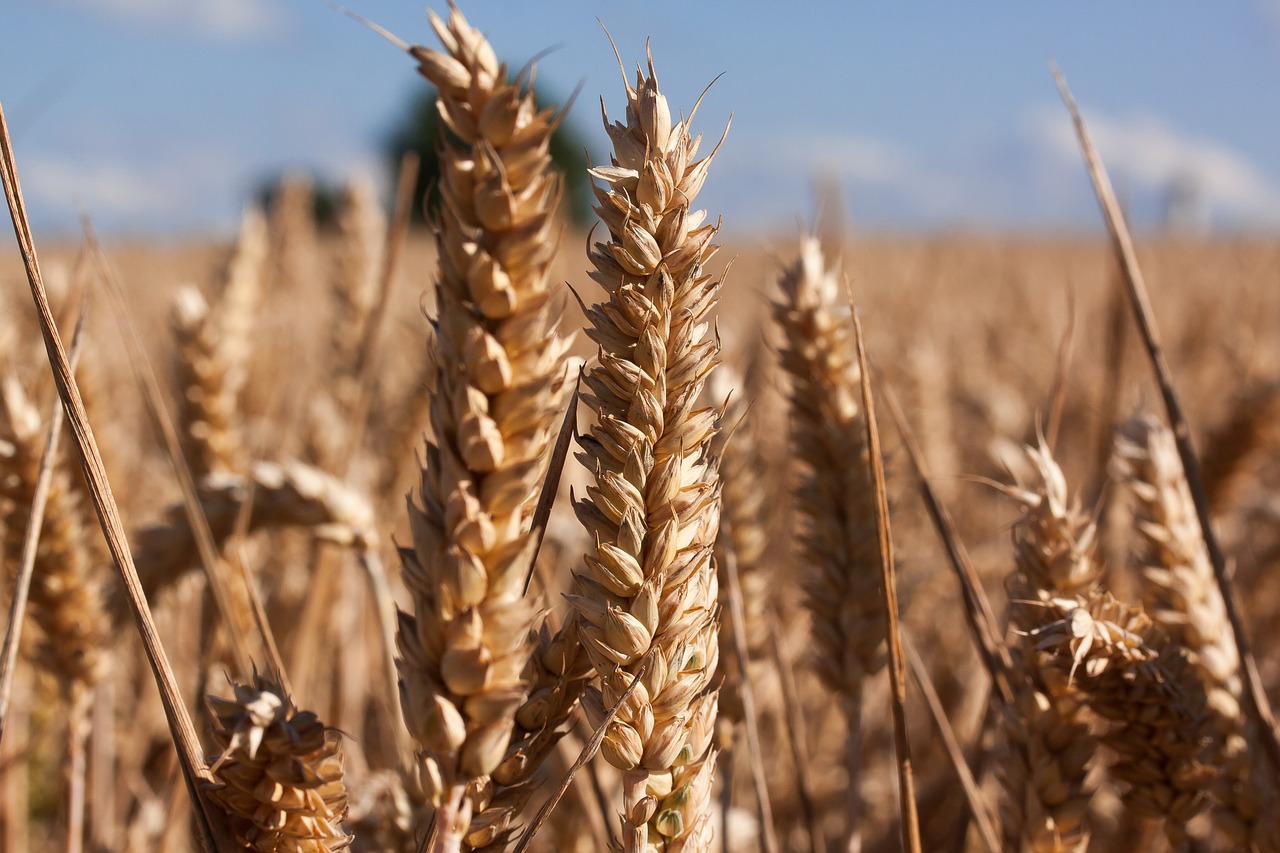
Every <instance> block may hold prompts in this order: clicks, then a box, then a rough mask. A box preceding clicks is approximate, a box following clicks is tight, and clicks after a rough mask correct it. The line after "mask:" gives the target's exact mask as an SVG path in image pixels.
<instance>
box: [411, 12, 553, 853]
mask: <svg viewBox="0 0 1280 853" xmlns="http://www.w3.org/2000/svg"><path fill="white" fill-rule="evenodd" d="M431 24H432V27H433V28H434V29H435V32H436V35H437V36H438V37H439V39H440V41H441V43H442V44H443V46H444V48H445V49H444V51H438V50H429V49H426V48H421V47H414V48H411V50H410V53H411V54H412V56H413V57H414V58H415V59H416V60H417V61H418V63H419V71H420V72H421V73H422V74H423V75H424V76H425V77H426V78H427V79H429V80H430V81H431V82H432V83H434V84H435V86H436V88H437V90H438V91H439V98H440V99H439V102H438V104H439V109H440V112H441V115H442V117H443V120H444V123H445V125H446V127H447V128H448V130H449V134H451V135H450V136H448V138H447V139H445V140H444V141H442V142H441V145H440V165H441V195H442V197H443V199H444V203H443V204H442V206H441V211H440V215H439V220H438V223H437V224H438V231H437V247H438V250H439V257H440V275H439V279H438V283H437V288H436V294H437V311H438V316H437V318H436V320H435V323H434V326H435V331H436V354H435V365H436V368H437V369H436V371H435V376H434V382H433V385H434V389H433V393H432V395H431V423H432V427H433V434H434V438H433V441H432V442H430V443H428V445H427V450H426V462H425V465H424V467H423V470H422V479H421V488H420V490H419V497H420V501H421V503H420V505H419V504H415V503H414V502H412V501H411V502H410V506H409V517H410V527H411V529H412V531H413V545H414V547H413V548H412V549H403V550H402V557H403V560H402V562H403V567H404V580H405V585H406V587H407V588H408V590H409V592H410V594H411V596H412V599H413V611H412V613H411V614H402V616H401V621H400V629H399V632H398V638H397V639H398V644H399V647H400V677H401V691H402V693H403V697H404V716H405V721H406V723H407V724H408V728H409V731H410V733H412V734H413V736H414V738H416V739H417V741H418V742H419V743H420V744H421V745H422V747H423V750H424V755H423V768H424V776H425V779H426V785H427V788H428V790H429V792H430V793H431V794H432V796H433V798H434V799H435V801H436V804H437V808H438V810H437V813H436V824H437V849H441V850H446V849H458V847H459V846H460V844H461V837H462V835H463V834H464V833H465V831H466V829H467V827H468V826H469V824H470V816H471V813H472V811H473V809H474V806H475V804H474V802H473V799H472V798H471V797H469V796H467V795H466V790H467V788H468V786H469V785H472V783H476V785H477V786H478V785H480V784H481V783H480V780H481V779H482V777H485V776H487V775H489V774H490V773H493V772H494V771H495V770H496V769H497V768H498V767H499V765H500V764H501V762H502V760H503V757H504V755H505V754H506V752H507V747H508V744H509V742H510V739H511V734H512V728H513V725H514V719H515V714H516V711H517V709H519V708H520V706H521V705H522V704H523V703H524V701H525V698H526V694H527V691H528V685H527V683H526V682H525V680H524V672H525V666H526V663H527V661H528V658H529V654H530V651H531V649H532V643H531V642H530V636H529V635H530V631H531V629H532V627H533V622H534V609H533V605H532V601H531V600H529V599H526V598H525V597H524V596H523V594H522V592H523V589H522V588H523V584H524V577H525V572H526V570H527V569H528V566H529V558H530V555H531V553H532V547H533V545H534V541H535V540H534V538H533V536H532V535H531V534H530V532H529V515H530V512H531V511H532V502H533V500H534V498H536V496H537V493H538V491H539V486H540V484H541V480H542V475H543V471H544V468H545V460H544V458H543V457H544V456H545V454H546V451H547V449H548V447H549V443H550V440H551V438H552V437H553V435H554V432H555V428H556V427H557V425H558V422H559V417H558V408H559V406H560V402H561V399H562V394H563V389H564V385H563V372H564V362H563V359H564V353H565V351H566V349H567V347H568V343H567V341H566V340H565V339H564V338H563V337H561V336H560V334H559V333H558V329H557V322H558V321H557V318H556V317H555V316H554V315H555V313H556V312H554V310H553V304H552V293H551V290H550V289H549V286H548V280H547V271H548V265H549V264H550V262H551V259H552V256H553V254H554V252H555V248H556V242H557V240H556V239H555V237H554V235H553V234H552V230H553V227H554V223H553V219H554V213H555V209H556V205H557V203H558V202H559V198H560V183H559V181H558V179H557V178H556V177H555V175H554V173H553V172H552V171H551V160H550V155H549V153H548V145H549V140H550V137H551V133H552V131H553V130H554V128H555V125H556V122H557V120H558V119H557V117H556V116H555V115H554V114H553V113H552V112H551V111H550V110H543V111H539V110H538V109H537V107H536V106H535V104H534V98H533V93H532V91H531V90H530V88H529V86H528V85H527V82H528V81H520V80H517V81H515V82H511V81H508V79H507V69H506V67H505V66H504V65H500V64H499V63H498V61H497V59H496V57H495V56H494V53H493V49H492V48H491V47H490V46H489V44H488V42H487V41H485V39H484V37H483V36H482V35H481V34H480V33H479V32H478V31H477V30H475V29H473V28H472V27H471V26H470V25H469V24H468V23H467V22H466V20H465V19H464V18H463V17H462V15H461V13H459V12H458V11H457V10H456V9H454V10H452V12H451V14H450V15H449V19H448V21H447V22H446V21H444V20H441V19H440V18H439V17H437V16H436V15H434V14H432V15H431Z"/></svg>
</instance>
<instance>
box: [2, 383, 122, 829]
mask: <svg viewBox="0 0 1280 853" xmlns="http://www.w3.org/2000/svg"><path fill="white" fill-rule="evenodd" d="M41 420H42V419H41V418H40V415H39V413H38V411H37V409H36V408H35V406H34V405H32V404H31V402H30V401H29V400H28V399H27V397H26V395H25V394H24V393H23V391H22V388H21V386H19V385H18V384H17V383H16V382H14V381H13V380H12V378H11V377H10V378H6V379H5V381H4V382H3V386H2V387H0V504H4V503H7V504H8V506H7V508H3V509H0V528H2V529H3V531H4V537H3V541H2V542H0V548H2V549H3V550H2V551H0V553H3V554H4V555H7V556H6V557H5V559H4V564H5V565H6V566H8V565H13V566H14V567H15V568H16V567H17V565H18V560H19V557H20V556H21V555H22V554H23V552H24V545H25V542H24V540H25V537H26V535H27V527H28V525H29V523H30V522H31V520H32V506H33V504H34V502H35V500H36V498H37V493H38V490H39V488H40V486H39V484H38V481H39V478H40V472H41V464H42V460H41V457H42V454H43V447H44V445H45V441H46V439H45V437H44V435H43V432H44V430H43V429H42V424H41ZM50 464H54V465H55V466H56V459H55V461H54V462H52V463H50ZM50 475H51V477H52V478H51V479H50V480H49V482H48V485H47V489H48V491H47V496H46V503H45V506H44V517H43V524H42V525H41V527H40V529H39V530H40V532H39V536H40V538H39V541H38V544H37V546H36V551H35V562H34V565H32V566H31V568H32V573H31V575H30V578H31V582H30V591H29V598H28V603H29V610H30V613H31V617H32V619H33V620H34V621H35V623H36V624H37V625H39V626H40V629H41V633H42V634H43V637H42V638H41V642H40V645H39V648H38V652H37V655H36V657H37V659H38V660H39V661H40V662H41V663H42V664H43V665H44V666H45V667H46V668H47V669H48V670H49V672H51V673H52V674H53V675H54V676H55V677H56V678H57V680H58V685H59V688H60V690H61V693H62V697H63V699H64V701H65V703H66V708H67V711H66V721H67V753H66V757H67V767H68V773H67V836H66V839H65V843H66V846H65V848H64V849H65V850H66V851H68V853H72V851H74V853H78V851H80V850H82V849H83V836H84V815H85V799H84V779H85V764H84V761H85V746H86V743H87V741H88V737H89V733H90V729H91V722H90V711H91V710H92V704H93V701H94V689H95V687H96V685H97V684H98V683H99V681H100V679H101V678H102V675H103V670H104V668H105V664H106V656H105V655H104V654H103V649H105V648H107V644H108V641H109V638H110V636H111V634H110V626H109V624H108V621H107V619H106V617H105V614H104V613H103V611H102V607H101V598H102V580H103V579H102V578H99V577H97V576H96V573H95V571H94V569H95V568H97V567H96V566H95V565H94V562H93V560H92V558H91V555H90V551H89V550H88V547H87V544H88V541H89V540H88V537H87V536H86V535H85V531H84V527H83V509H82V507H81V504H80V502H79V500H78V492H77V490H76V489H75V488H73V486H72V484H71V483H70V482H68V478H67V473H66V471H65V470H60V469H59V468H57V467H54V468H53V470H52V471H51V472H50V474H46V476H50ZM5 574H6V576H16V575H18V571H16V570H15V571H13V572H6V573H5ZM23 615H24V614H23V613H21V612H18V613H16V614H15V616H14V618H16V619H22V618H23ZM15 651H16V650H15ZM6 704H7V697H6ZM0 729H2V726H0Z"/></svg>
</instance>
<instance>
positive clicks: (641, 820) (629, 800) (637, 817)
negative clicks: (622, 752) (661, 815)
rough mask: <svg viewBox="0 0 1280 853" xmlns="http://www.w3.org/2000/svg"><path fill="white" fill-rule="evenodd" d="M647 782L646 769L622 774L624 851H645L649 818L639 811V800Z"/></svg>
mask: <svg viewBox="0 0 1280 853" xmlns="http://www.w3.org/2000/svg"><path fill="white" fill-rule="evenodd" d="M648 783H649V773H648V771H646V770H628V771H626V772H624V773H623V774H622V849H623V850H624V851H626V853H645V848H646V847H648V845H649V819H648V817H647V816H645V815H644V814H642V813H641V808H642V806H641V802H640V801H641V800H643V799H644V796H645V787H646V786H647V785H648Z"/></svg>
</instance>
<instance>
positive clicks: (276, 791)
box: [209, 678, 352, 853]
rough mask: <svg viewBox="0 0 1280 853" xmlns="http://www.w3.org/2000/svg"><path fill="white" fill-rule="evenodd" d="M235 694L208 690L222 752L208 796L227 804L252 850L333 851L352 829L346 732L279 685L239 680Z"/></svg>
mask: <svg viewBox="0 0 1280 853" xmlns="http://www.w3.org/2000/svg"><path fill="white" fill-rule="evenodd" d="M232 687H233V690H234V694H235V695H234V698H232V699H219V698H216V697H213V696H211V697H209V706H210V710H211V712H212V714H213V725H212V727H211V730H210V733H209V734H210V737H211V738H212V739H213V740H214V742H215V743H216V744H217V745H218V748H219V750H220V752H219V755H218V756H217V758H216V759H215V760H214V762H213V764H212V765H211V767H210V769H211V771H212V772H213V776H214V779H215V784H214V785H213V786H211V787H210V789H209V798H210V799H211V800H212V801H213V802H214V803H216V804H217V805H219V806H221V807H222V808H223V809H224V810H225V812H226V818H227V822H228V825H229V827H230V829H231V832H232V834H233V835H234V837H235V840H236V842H237V843H238V844H239V845H240V849H241V850H244V851H246V853H249V851H253V853H332V851H338V850H345V849H347V847H349V846H350V844H351V840H352V839H351V836H349V835H347V833H346V832H345V831H344V830H343V828H342V821H343V819H344V818H345V817H346V814H347V790H346V786H345V785H344V784H343V770H342V750H341V736H340V735H339V734H338V732H336V731H335V730H333V729H330V728H327V727H325V725H324V724H323V723H321V722H320V721H319V720H318V719H316V715H315V714H313V713H311V712H310V711H298V710H297V709H296V708H295V707H294V706H293V702H292V701H291V700H290V699H289V697H288V696H287V695H285V693H284V691H283V690H282V689H281V688H280V687H279V685H276V684H273V683H271V682H269V681H266V680H264V679H262V678H255V679H254V680H253V682H252V683H251V684H233V685H232Z"/></svg>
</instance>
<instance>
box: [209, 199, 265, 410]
mask: <svg viewBox="0 0 1280 853" xmlns="http://www.w3.org/2000/svg"><path fill="white" fill-rule="evenodd" d="M267 247H268V235H267V220H266V217H264V216H263V215H262V211H260V210H258V209H257V208H253V207H250V208H247V209H246V210H245V212H244V214H243V215H242V216H241V219H240V236H239V238H238V239H237V241H236V246H235V251H234V253H233V254H232V257H231V262H230V263H229V264H228V265H227V272H226V277H225V279H224V280H223V285H222V290H221V292H220V293H219V294H218V298H217V300H216V304H215V306H214V310H213V314H214V316H215V317H216V321H215V322H216V323H217V324H218V334H217V337H218V341H219V344H218V345H219V348H220V351H221V360H222V366H223V370H224V371H225V374H224V379H223V381H224V383H225V385H226V393H227V394H228V395H229V396H230V398H231V399H232V400H236V399H238V397H239V395H240V392H241V391H242V390H243V388H244V385H245V383H246V381H247V380H248V373H249V360H250V358H251V356H252V354H253V327H254V325H255V323H256V315H257V312H258V305H259V303H261V301H262V279H263V277H264V276H265V274H266V260H267Z"/></svg>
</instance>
